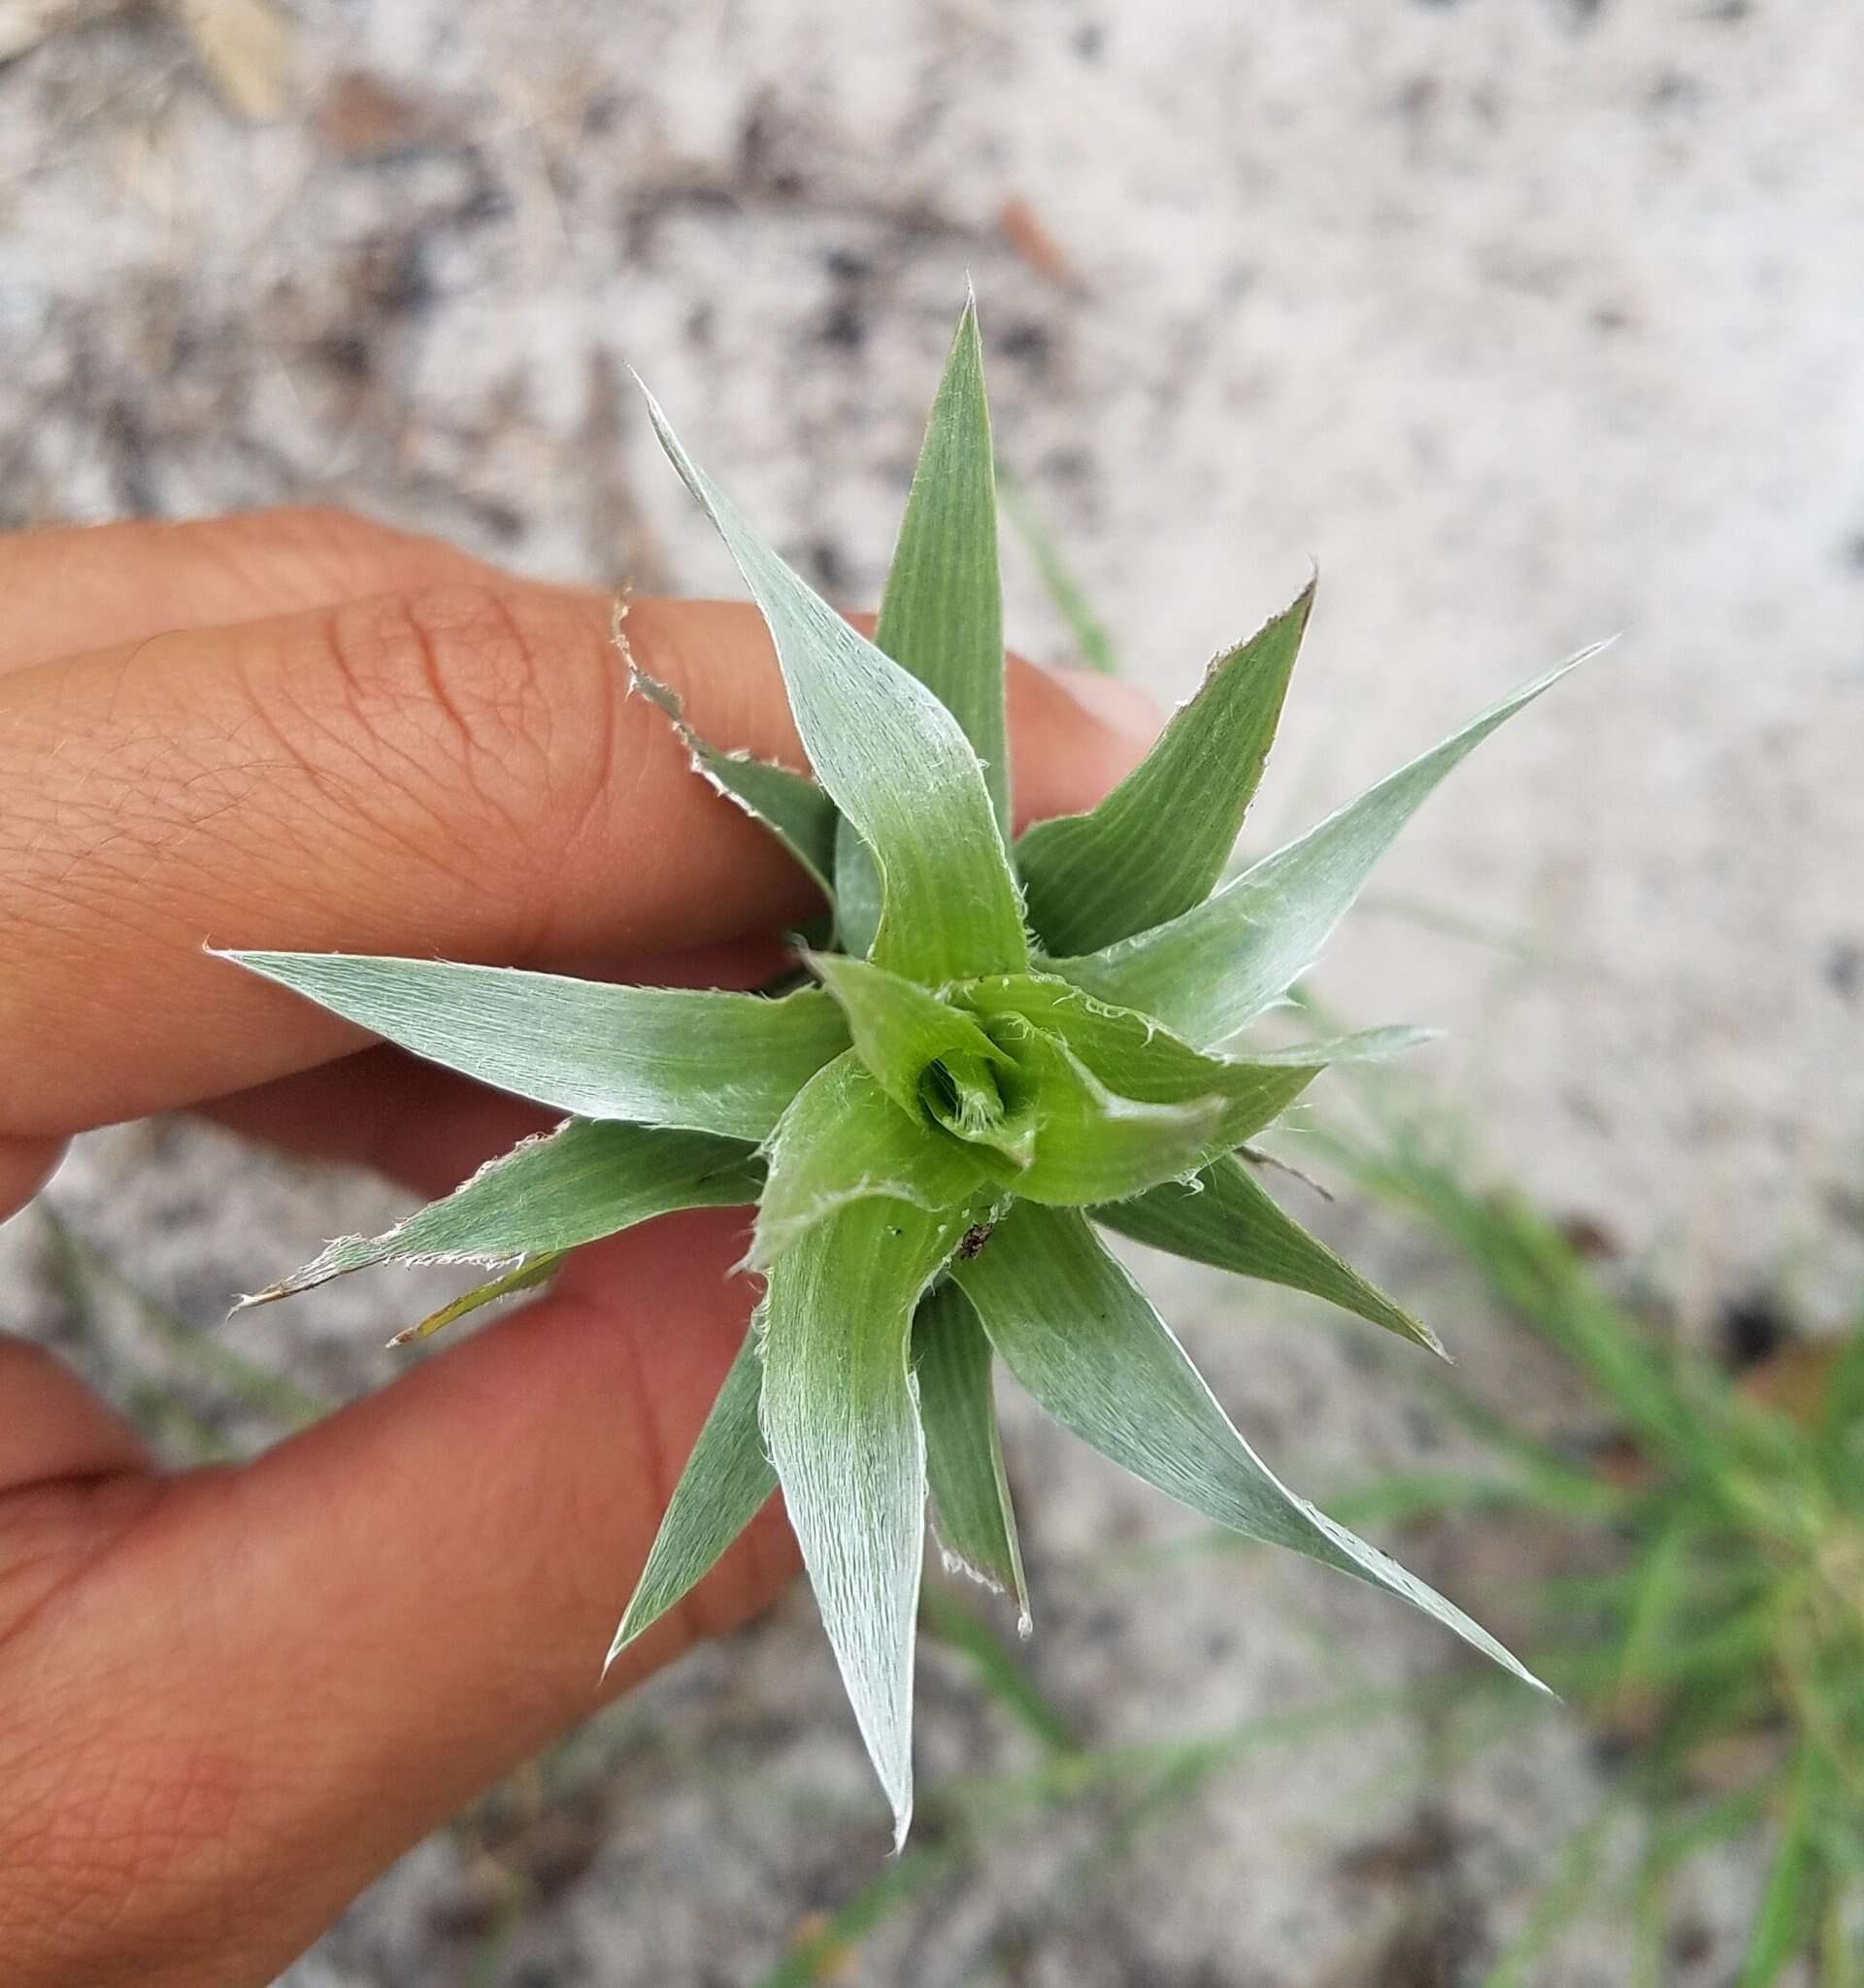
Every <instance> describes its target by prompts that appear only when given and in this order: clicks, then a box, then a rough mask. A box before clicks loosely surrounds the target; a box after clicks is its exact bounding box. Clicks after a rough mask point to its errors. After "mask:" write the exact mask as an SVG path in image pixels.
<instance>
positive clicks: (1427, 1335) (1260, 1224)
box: [1088, 1157, 1444, 1353]
mask: <svg viewBox="0 0 1864 1988" xmlns="http://www.w3.org/2000/svg"><path fill="white" fill-rule="evenodd" d="M1088 1212H1089V1214H1091V1215H1092V1216H1093V1218H1094V1220H1095V1221H1097V1222H1104V1223H1105V1224H1106V1225H1107V1227H1108V1228H1110V1229H1117V1230H1118V1231H1119V1233H1120V1234H1121V1235H1122V1236H1130V1237H1132V1239H1133V1240H1134V1242H1136V1243H1149V1244H1150V1246H1151V1247H1152V1248H1154V1249H1169V1250H1170V1251H1171V1252H1172V1253H1173V1254H1174V1255H1175V1256H1187V1257H1189V1258H1190V1259H1191V1260H1192V1261H1193V1262H1194V1263H1208V1264H1213V1265H1215V1267H1216V1268H1217V1269H1218V1270H1228V1271H1235V1272H1236V1273H1237V1274H1238V1275H1239V1276H1246V1277H1260V1278H1262V1279H1263V1280H1264V1281H1265V1282H1268V1283H1271V1284H1282V1285H1285V1286H1286V1287H1287V1288H1288V1289H1289V1290H1294V1291H1307V1292H1309V1293H1310V1294H1311V1295H1313V1296H1314V1297H1316V1298H1324V1299H1326V1300H1327V1302H1328V1303H1329V1304H1332V1305H1338V1306H1340V1307H1342V1308H1343V1309H1345V1310H1348V1311H1350V1312H1353V1313H1355V1314H1356V1315H1357V1316H1358V1317H1360V1318H1364V1319H1367V1320H1369V1321H1370V1322H1371V1323H1372V1324H1374V1325H1381V1326H1383V1327H1384V1328H1385V1330H1386V1331H1387V1332H1395V1333H1397V1334H1398V1335H1399V1336H1400V1337H1401V1338H1403V1339H1408V1340H1412V1341H1415V1342H1416V1343H1417V1344H1418V1345H1420V1346H1428V1347H1429V1348H1430V1350H1431V1351H1432V1352H1433V1353H1442V1352H1443V1350H1444V1349H1443V1347H1442V1346H1441V1345H1440V1344H1439V1343H1438V1341H1437V1337H1436V1335H1435V1334H1434V1333H1433V1332H1431V1330H1430V1329H1429V1327H1428V1326H1425V1325H1421V1324H1419V1323H1418V1321H1417V1320H1416V1319H1415V1318H1414V1317H1412V1315H1411V1313H1410V1312H1408V1311H1406V1310H1405V1309H1403V1308H1402V1307H1400V1306H1398V1305H1395V1304H1394V1303H1393V1302H1392V1301H1391V1299H1389V1298H1387V1297H1386V1296H1385V1294H1384V1293H1383V1292H1382V1291H1381V1290H1380V1289H1378V1287H1377V1286H1376V1285H1373V1284H1370V1283H1368V1282H1367V1281H1366V1279H1365V1278H1364V1277H1362V1276H1360V1275H1359V1273H1358V1272H1357V1271H1356V1270H1354V1269H1353V1268H1352V1267H1351V1266H1350V1265H1349V1264H1348V1263H1346V1262H1344V1261H1343V1260H1342V1259H1341V1258H1340V1257H1338V1256H1336V1255H1335V1254H1334V1252H1333V1251H1332V1250H1331V1249H1329V1248H1328V1247H1327V1245H1326V1244H1325V1243H1322V1242H1321V1241H1320V1240H1319V1239H1318V1238H1317V1237H1315V1236H1311V1235H1309V1234H1308V1232H1307V1230H1306V1229H1304V1228H1303V1227H1302V1226H1301V1224H1300V1223H1299V1222H1297V1221H1296V1220H1295V1219H1294V1217H1293V1216H1292V1215H1289V1214H1285V1213H1283V1211H1282V1209H1281V1208H1280V1207H1279V1206H1278V1205H1277V1203H1276V1202H1275V1201H1274V1200H1273V1199H1271V1197H1270V1195H1269V1194H1268V1192H1267V1190H1266V1189H1265V1188H1263V1187H1262V1186H1261V1185H1260V1183H1259V1182H1258V1181H1257V1180H1256V1179H1255V1178H1254V1176H1252V1175H1251V1174H1250V1173H1249V1170H1248V1168H1247V1167H1246V1166H1245V1165H1244V1164H1243V1162H1242V1161H1241V1160H1238V1159H1236V1158H1234V1157H1232V1158H1227V1159H1221V1160H1218V1161H1216V1162H1215V1165H1213V1166H1211V1167H1209V1168H1207V1169H1206V1170H1205V1171H1204V1172H1203V1173H1202V1174H1200V1175H1199V1176H1197V1178H1196V1180H1195V1181H1194V1182H1184V1181H1179V1180H1168V1181H1166V1182H1165V1183H1164V1184H1163V1185H1162V1186H1159V1187H1153V1188H1150V1189H1148V1191H1147V1192H1146V1193H1145V1194H1141V1195H1138V1196H1136V1197H1134V1199H1132V1200H1130V1201H1117V1202H1110V1203H1109V1204H1107V1206H1105V1207H1104V1208H1096V1209H1089V1210H1088Z"/></svg>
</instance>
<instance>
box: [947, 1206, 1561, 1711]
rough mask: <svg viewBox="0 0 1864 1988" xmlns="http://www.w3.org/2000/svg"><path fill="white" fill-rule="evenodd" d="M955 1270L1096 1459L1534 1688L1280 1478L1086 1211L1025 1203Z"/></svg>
mask: <svg viewBox="0 0 1864 1988" xmlns="http://www.w3.org/2000/svg"><path fill="white" fill-rule="evenodd" d="M951 1274H952V1276H954V1277H955V1278H956V1279H957V1280H958V1282H959V1284H960V1285H961V1286H962V1287H963V1290H964V1293H965V1295H966V1296H967V1297H968V1298H969V1299H970V1300H971V1302H972V1304H973V1305H974V1306H975V1307H976V1308H977V1311H978V1316H979V1317H980V1318H981V1319H982V1322H983V1328H984V1331H985V1332H986V1333H987V1334H988V1335H989V1337H990V1342H991V1343H992V1344H993V1345H994V1346H995V1347H996V1349H997V1351H998V1353H999V1354H1000V1355H1001V1356H1002V1358H1003V1360H1004V1362H1005V1364H1006V1365H1007V1366H1008V1367H1009V1369H1010V1371H1011V1372H1012V1373H1013V1374H1014V1375H1015V1376H1016V1378H1017V1379H1018V1380H1019V1381H1020V1382H1021V1383H1022V1385H1023V1386H1024V1387H1025V1388H1027V1389H1028V1391H1029V1393H1030V1394H1031V1395H1032V1396H1033V1397H1034V1398H1035V1400H1036V1401H1037V1402H1038V1403H1039V1404H1040V1405H1041V1406H1042V1407H1043V1408H1046V1409H1047V1410H1048V1411H1049V1414H1051V1415H1052V1416H1054V1418H1055V1419H1056V1421H1058V1422H1060V1423H1061V1424H1062V1425H1063V1426H1064V1427H1065V1428H1068V1429H1072V1430H1073V1431H1074V1432H1075V1434H1076V1435H1077V1436H1079V1437H1081V1439H1082V1441H1084V1442H1087V1443H1089V1444H1091V1445H1092V1446H1093V1447H1094V1448H1095V1449H1098V1450H1099V1451H1100V1452H1101V1453H1102V1454H1103V1455H1104V1456H1108V1457H1111V1458H1112V1459H1113V1461H1114V1462H1115V1463H1117V1464H1119V1465H1120V1466H1122V1468H1124V1469H1126V1470H1128V1471H1131V1472H1132V1473H1133V1474H1134V1475H1135V1476H1137V1477H1141V1478H1143V1479H1144V1480H1145V1481H1146V1482H1147V1483H1149V1484H1152V1485H1155V1486H1156V1487H1157V1488H1158V1489H1159V1490H1161V1491H1163V1492H1164V1493H1165V1494H1166V1495H1167V1496H1168V1497H1170V1498H1175V1499H1177V1500H1178V1501H1179V1502H1180V1503H1181V1504H1182V1505H1186V1506H1188V1507H1189V1508H1191V1509H1192V1510H1193V1511H1197V1512H1201V1513H1202V1514H1203V1515H1204V1516H1205V1517H1206V1518H1210V1519H1214V1520H1215V1521H1216V1523H1217V1524H1219V1525H1224V1526H1228V1527H1230V1528H1232V1529H1233V1530H1234V1531H1236V1532H1239V1533H1242V1534H1243V1535H1244V1536H1245V1537H1246V1538H1248V1539H1252V1540H1260V1541H1264V1542H1265V1543H1267V1544H1269V1545H1274V1546H1285V1547H1287V1548H1288V1549H1289V1550H1290V1551H1292V1552H1295V1553H1301V1554H1304V1555H1306V1556H1307V1557H1308V1558H1309V1559H1311V1560H1317V1561H1319V1562H1321V1563H1322V1565H1324V1566H1328V1567H1333V1568H1337V1569H1338V1570H1339V1571H1340V1572H1341V1573H1343V1574H1352V1575H1353V1576H1354V1577H1355V1578H1356V1579H1359V1580H1363V1581H1366V1582H1369V1583H1370V1584H1371V1585H1373V1586H1375V1587H1380V1588H1383V1589H1385V1590H1386V1591H1387V1592H1388V1593H1390V1594H1394V1595H1397V1596H1399V1597H1400V1598H1401V1599H1402V1600H1404V1601H1407V1602H1410V1603H1412V1604H1413V1605H1414V1606H1415V1607H1418V1608H1420V1609H1422V1610H1423V1611H1424V1613H1425V1614H1427V1615H1430V1616H1432V1617H1434V1618H1435V1619H1436V1620H1437V1621H1439V1622H1441V1623H1443V1624H1444V1625H1445V1626H1446V1627H1447V1628H1448V1629H1451V1630H1453V1631H1454V1632H1455V1633H1456V1635H1458V1636H1460V1637H1461V1638H1462V1639H1463V1640H1464V1641H1465V1642H1467V1643H1469V1644H1470V1645H1472V1647H1474V1648H1476V1649H1479V1650H1481V1652H1482V1653H1483V1655H1485V1656H1488V1657H1492V1658H1493V1659H1494V1661H1495V1662H1496V1663H1498V1664H1500V1665H1502V1666H1503V1668H1504V1669H1506V1670H1508V1671H1511V1672H1513V1673H1515V1675H1516V1676H1518V1677H1521V1678H1524V1679H1526V1680H1527V1682H1529V1683H1533V1684H1538V1683H1539V1680H1538V1679H1537V1678H1535V1677H1534V1676H1533V1675H1532V1673H1529V1672H1528V1671H1527V1670H1525V1669H1524V1668H1523V1667H1522V1665H1521V1664H1520V1663H1518V1662H1517V1661H1516V1660H1515V1658H1514V1657H1513V1656H1511V1655H1510V1653H1509V1652H1508V1651H1507V1650H1506V1649H1504V1648H1503V1647H1502V1645H1501V1644H1500V1643H1499V1642H1497V1641H1496V1640H1495V1639H1494V1638H1493V1637H1491V1636H1490V1635H1489V1634H1488V1633H1487V1631H1486V1630H1484V1629H1482V1628H1481V1627H1480V1626H1479V1625H1478V1624H1477V1623H1475V1622H1473V1621H1472V1620H1471V1619H1470V1618H1469V1617H1468V1616H1467V1615H1465V1614H1464V1613H1463V1611H1462V1610H1461V1609H1460V1608H1458V1607H1455V1606H1454V1605H1453V1604H1452V1603H1449V1602H1447V1601H1446V1600H1445V1599H1444V1598H1443V1597H1442V1596H1441V1595H1439V1594H1437V1593H1435V1592H1434V1591H1433V1590H1432V1589H1430V1588H1428V1587H1426V1586H1425V1585H1424V1583H1423V1582H1422V1581H1420V1580H1418V1579H1416V1578H1415V1576H1414V1575H1412V1574H1407V1573H1406V1572H1405V1570H1404V1569H1403V1568H1402V1567H1400V1566H1399V1565H1398V1564H1397V1563H1396V1562H1395V1561H1393V1560H1391V1559H1390V1558H1388V1557H1387V1556H1386V1555H1385V1554H1383V1553H1381V1552H1380V1551H1379V1550H1378V1549H1377V1548H1376V1547H1374V1546H1369V1545H1368V1544H1367V1543H1366V1542H1365V1541H1363V1540H1360V1539H1357V1538H1355V1536H1354V1535H1353V1534H1351V1533H1349V1532H1348V1531H1347V1529H1346V1528H1345V1527H1344V1526H1342V1525H1338V1524H1336V1523H1335V1522H1334V1521H1333V1520H1332V1519H1330V1518H1328V1517H1327V1516H1326V1514H1325V1513H1324V1512H1322V1511H1319V1510H1317V1509H1316V1508H1315V1507H1314V1506H1312V1505H1310V1504H1309V1503H1308V1501H1307V1500H1306V1499H1304V1498H1298V1497H1297V1496H1296V1495H1295V1494H1294V1493H1293V1492H1292V1491H1290V1490H1288V1489H1287V1488H1286V1486H1285V1485H1283V1484H1282V1482H1281V1481H1280V1480H1279V1479H1278V1478H1277V1477H1275V1476H1274V1474H1272V1473H1271V1472H1270V1471H1269V1469H1268V1468H1267V1466H1266V1465H1265V1464H1264V1463H1263V1462H1262V1460H1261V1458H1259V1457H1258V1456H1257V1455H1256V1454H1255V1452H1254V1450H1252V1449H1251V1448H1250V1447H1249V1445H1248V1443H1247V1442H1246V1441H1244V1440H1243V1438H1242V1436H1241V1435H1240V1434H1239V1433H1238V1432H1237V1430H1236V1428H1235V1426H1234V1424H1233V1423H1232V1422H1231V1421H1230V1419H1229V1417H1228V1416H1227V1415H1226V1414H1225V1413H1224V1412H1223V1410H1222V1408H1220V1407H1219V1406H1218V1405H1217V1402H1216V1398H1215V1396H1214V1395H1213V1394H1212V1393H1211V1390H1210V1388H1209V1387H1208V1386H1207V1385H1206V1384H1205V1381H1204V1379H1203V1376H1202V1375H1199V1373H1198V1372H1197V1370H1196V1368H1195V1367H1193V1366H1192V1365H1191V1363H1190V1361H1189V1359H1188V1358H1187V1357H1186V1356H1185V1353H1184V1350H1183V1348H1182V1346H1181V1345H1180V1344H1179V1342H1178V1341H1177V1340H1176V1339H1175V1338H1174V1337H1173V1336H1172V1332H1171V1329H1170V1328H1169V1327H1168V1326H1167V1325H1166V1323H1165V1321H1164V1320H1163V1319H1162V1318H1160V1317H1159V1315H1158V1313H1157V1312H1156V1311H1155V1310H1153V1309H1152V1307H1151V1304H1150V1303H1149V1301H1148V1299H1147V1297H1146V1295H1145V1293H1144V1292H1143V1291H1141V1290H1140V1288H1139V1287H1138V1285H1137V1284H1135V1283H1134V1281H1133V1280H1132V1278H1131V1277H1130V1276H1128V1275H1127V1274H1126V1272H1125V1270H1124V1269H1123V1268H1122V1267H1121V1266H1120V1265H1119V1264H1118V1263H1117V1262H1115V1259H1114V1258H1113V1257H1112V1256H1110V1255H1109V1254H1108V1253H1107V1251H1106V1250H1105V1249H1104V1248H1103V1247H1102V1246H1101V1244H1100V1243H1098V1242H1097V1241H1096V1240H1095V1238H1094V1235H1093V1232H1092V1230H1091V1229H1089V1228H1088V1226H1087V1223H1086V1221H1085V1219H1084V1218H1083V1217H1082V1215H1080V1214H1079V1213H1076V1212H1074V1211H1072V1210H1065V1209H1046V1208H1038V1207H1035V1206H1033V1205H1031V1204H1029V1203H1022V1204H1019V1205H1018V1206H1017V1207H1015V1209H1012V1210H1011V1211H1010V1213H1009V1214H1008V1215H1007V1216H1005V1218H1004V1219H1003V1220H1002V1221H1001V1222H999V1223H998V1224H997V1228H996V1233H995V1234H994V1235H993V1236H992V1237H991V1239H990V1243H989V1246H988V1247H987V1248H985V1249H983V1250H982V1251H980V1252H979V1253H978V1254H977V1255H976V1256H975V1257H971V1258H968V1259H966V1258H960V1259H959V1260H958V1261H957V1262H955V1263H954V1264H953V1265H952V1271H951ZM1541 1688H1543V1689H1545V1687H1544V1686H1543V1687H1541Z"/></svg>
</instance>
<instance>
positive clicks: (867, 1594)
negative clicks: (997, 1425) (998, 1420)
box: [763, 1199, 964, 1848]
mask: <svg viewBox="0 0 1864 1988" xmlns="http://www.w3.org/2000/svg"><path fill="white" fill-rule="evenodd" d="M963 1226H964V1225H963V1222H962V1220H957V1221H954V1220H952V1219H950V1218H948V1217H944V1216H939V1215H933V1214H928V1213H926V1212H925V1211H924V1210H923V1209H915V1208H912V1207H910V1206H909V1205H908V1204H906V1203H905V1202H899V1201H884V1200H878V1199H870V1200H867V1201H860V1202H856V1203H854V1204H853V1205H852V1206H851V1207H849V1208H845V1209H841V1210H839V1211H838V1212H837V1213H835V1214H833V1215H831V1216H830V1217H829V1218H828V1219H827V1220H826V1221H825V1222H822V1223H820V1224H818V1225H817V1226H816V1228H814V1229H811V1230H810V1231H809V1232H808V1233H807V1234H806V1235H804V1236H803V1237H802V1238H801V1240H800V1241H799V1242H798V1243H796V1244H795V1245H794V1247H792V1248H790V1249H787V1250H785V1251H784V1253H783V1254H782V1256H781V1257H779V1258H778V1260H777V1262H776V1263H775V1264H774V1265H772V1267H771V1273H770V1284H769V1288H768V1290H767V1292H766V1294H765V1299H764V1318H765V1326H764V1340H763V1344H764V1391H763V1423H764V1437H765V1441H766V1443H767V1446H768V1449H769V1453H770V1458H771V1461H772V1463H773V1464H775V1466H776V1468H777V1474H778V1476H779V1478H780V1479H781V1480H782V1487H783V1499H784V1503H785V1505H786V1506H787V1508H788V1510H789V1520H790V1524H791V1525H792V1526H793V1527H794V1529H795V1533H796V1539H797V1542H798V1543H799V1544H800V1546H801V1547H802V1551H803V1563H804V1565H805V1566H806V1567H807V1568H808V1569H809V1577H810V1581H811V1584H812V1585H813V1586H814V1588H815V1590H816V1603H817V1605H818V1606H819V1607H820V1609H821V1614H822V1626H823V1627H824V1628H825V1629H826V1630H827V1632H828V1638H829V1641H830V1642H831V1643H832V1644H833V1645H834V1649H835V1656H836V1660H837V1662H838V1663H839V1664H840V1666H841V1672H842V1678H843V1681H844V1683H845V1684H846V1685H847V1687H848V1695H849V1699H850V1701H851V1702H852V1704H853V1706H854V1716H855V1719H856V1721H857V1723H858V1724H859V1726H860V1729H861V1737H862V1739H864V1740H865V1741H866V1743H867V1750H868V1755H869V1758H870V1759H871V1760H872V1761H873V1763H874V1768H875V1771H876V1773H878V1774H879V1775H880V1778H881V1785H882V1787H883V1788H884V1789H885V1790H886V1794H887V1799H888V1800H889V1801H890V1802H891V1804H892V1806H893V1819H894V1845H895V1847H896V1848H897V1847H898V1846H899V1844H900V1843H901V1842H903V1841H904V1840H905V1838H906V1831H907V1827H908V1824H909V1823H910V1822H911V1820H912V1814H913V1642H914V1624H915V1617H916V1615H917V1611H918V1596H919V1574H920V1568H921V1561H922V1558H923V1553H924V1543H925V1495H926V1486H925V1441H924V1438H923V1436H922V1434H921V1432H920V1428H919V1417H918V1411H917V1408H916V1407H915V1402H914V1399H913V1383H912V1377H911V1373H910V1369H909V1342H910V1339H911V1334H912V1325H913V1313H914V1311H915V1308H916V1307H917V1305H918V1301H919V1298H920V1296H921V1295H922V1294H923V1292H924V1290H925V1287H926V1285H927V1284H928V1283H929V1282H930V1281H931V1279H932V1277H933V1276H935V1275H936V1274H937V1272H938V1269H939V1267H940V1265H941V1264H942V1263H944V1262H945V1261H946V1259H947V1258H948V1257H949V1255H950V1253H951V1250H952V1247H953V1246H954V1245H955V1243H956V1242H957V1239H958V1237H959V1235H960V1234H961V1233H962V1232H963Z"/></svg>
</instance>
